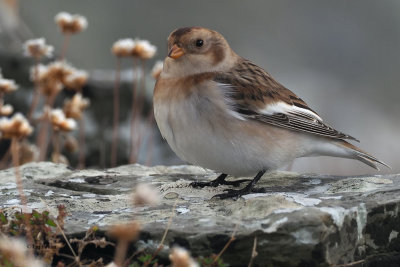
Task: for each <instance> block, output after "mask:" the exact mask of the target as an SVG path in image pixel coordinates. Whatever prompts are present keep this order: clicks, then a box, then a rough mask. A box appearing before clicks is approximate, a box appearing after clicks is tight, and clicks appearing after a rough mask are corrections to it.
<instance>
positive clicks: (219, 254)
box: [211, 223, 239, 265]
mask: <svg viewBox="0 0 400 267" xmlns="http://www.w3.org/2000/svg"><path fill="white" fill-rule="evenodd" d="M238 226H239V223H237V224H236V226H235V229H234V230H233V232H232V235H231V238H230V239H229V241H228V242H227V243H226V244H225V246H224V247H223V248H222V250H221V252H220V253H218V255H217V256H216V257H215V258H214V260H213V262H212V263H211V265H213V264H214V263H216V262H217V261H218V259H219V258H221V256H222V254H224V252H225V250H227V249H228V247H229V246H230V244H231V243H232V242H233V241H235V239H236V237H235V235H236V231H237V228H238Z"/></svg>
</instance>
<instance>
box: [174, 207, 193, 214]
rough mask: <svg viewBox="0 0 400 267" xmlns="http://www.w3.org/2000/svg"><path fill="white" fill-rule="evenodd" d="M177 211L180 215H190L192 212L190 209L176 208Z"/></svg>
mask: <svg viewBox="0 0 400 267" xmlns="http://www.w3.org/2000/svg"><path fill="white" fill-rule="evenodd" d="M176 211H177V212H178V213H180V214H185V213H188V212H189V211H190V209H188V208H185V207H178V208H176Z"/></svg>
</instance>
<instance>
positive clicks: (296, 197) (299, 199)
mask: <svg viewBox="0 0 400 267" xmlns="http://www.w3.org/2000/svg"><path fill="white" fill-rule="evenodd" d="M283 195H284V196H285V197H289V198H291V199H293V201H294V202H296V203H298V204H300V205H302V206H305V207H312V206H316V205H318V204H319V203H321V200H320V199H317V198H309V197H307V196H306V195H302V194H294V193H285V194H283Z"/></svg>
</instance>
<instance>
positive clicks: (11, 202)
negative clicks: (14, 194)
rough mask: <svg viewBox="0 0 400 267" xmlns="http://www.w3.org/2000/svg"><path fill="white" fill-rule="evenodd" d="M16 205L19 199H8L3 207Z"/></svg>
mask: <svg viewBox="0 0 400 267" xmlns="http://www.w3.org/2000/svg"><path fill="white" fill-rule="evenodd" d="M16 204H19V199H17V198H14V199H9V200H7V201H6V203H5V205H16Z"/></svg>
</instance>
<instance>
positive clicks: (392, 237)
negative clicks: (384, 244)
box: [389, 230, 399, 243]
mask: <svg viewBox="0 0 400 267" xmlns="http://www.w3.org/2000/svg"><path fill="white" fill-rule="evenodd" d="M398 235H399V232H397V231H395V230H392V231H391V232H390V235H389V243H390V242H392V240H393V239H395V238H397V236H398Z"/></svg>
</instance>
